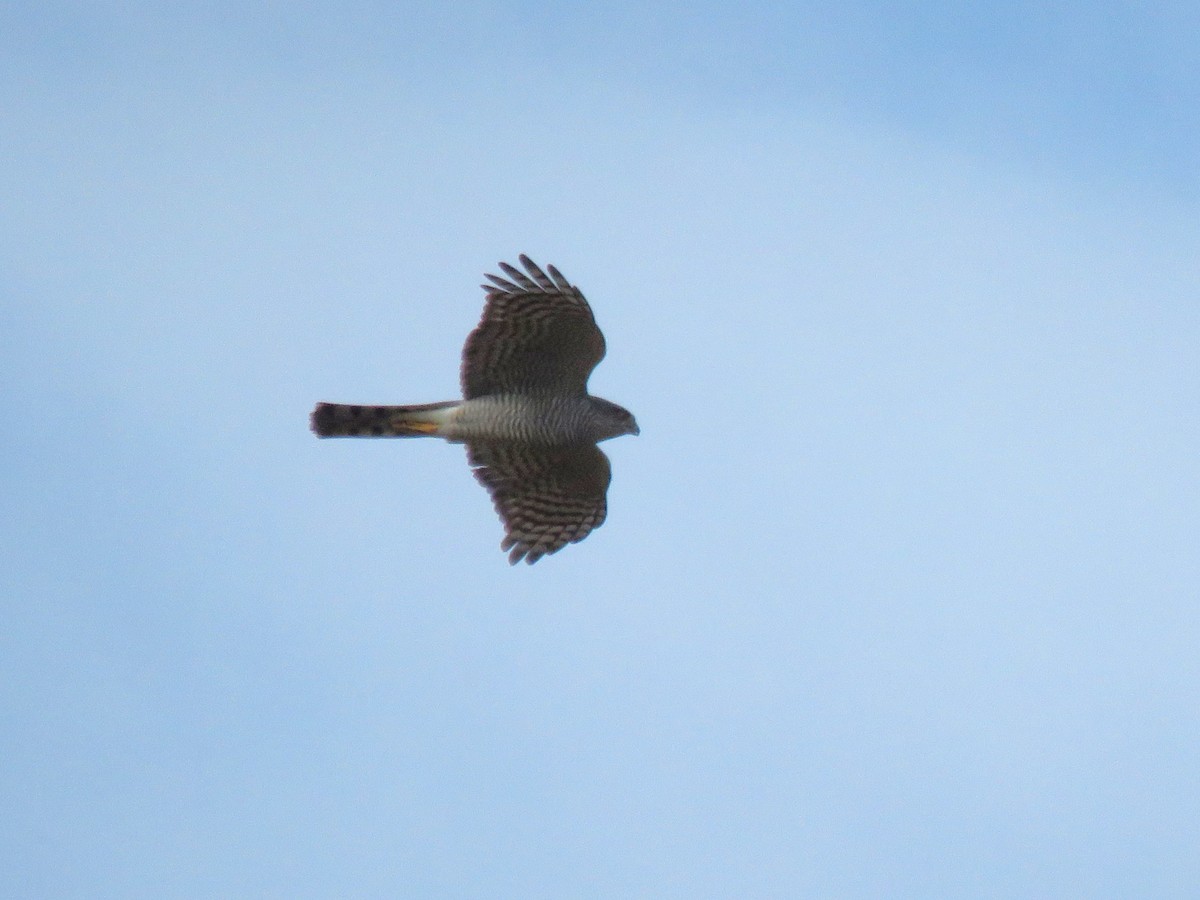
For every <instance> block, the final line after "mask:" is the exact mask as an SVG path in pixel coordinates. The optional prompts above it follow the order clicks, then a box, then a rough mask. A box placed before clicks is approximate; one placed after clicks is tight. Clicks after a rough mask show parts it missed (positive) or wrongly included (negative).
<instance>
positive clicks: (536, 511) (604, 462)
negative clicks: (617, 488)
mask: <svg viewBox="0 0 1200 900" xmlns="http://www.w3.org/2000/svg"><path fill="white" fill-rule="evenodd" d="M467 460H468V461H469V462H470V463H471V466H472V467H473V468H474V471H475V477H476V478H477V479H478V480H479V483H480V484H482V485H483V486H484V487H485V488H487V489H488V493H489V494H491V495H492V503H493V505H494V506H495V507H496V512H498V513H499V514H500V518H501V520H502V521H503V522H504V529H505V538H504V541H503V542H502V543H501V544H500V549H501V550H511V552H510V553H509V554H508V561H509V562H510V563H517V562H520V561H521V560H522V559H524V560H525V561H526V562H527V563H535V562H537V561H538V560H539V559H541V558H542V557H543V556H544V555H546V554H547V553H554V552H556V551H558V550H561V549H562V548H563V547H565V546H566V545H567V544H571V543H574V542H575V541H582V540H583V539H584V538H585V537H587V536H588V534H590V533H591V531H592V529H594V528H599V527H600V526H601V525H602V524H604V517H605V516H606V515H607V513H608V504H607V501H606V498H605V495H606V494H607V493H608V483H609V481H610V479H611V477H612V476H611V470H610V468H609V465H608V457H607V456H605V455H604V453H603V452H601V450H600V449H599V448H598V447H596V445H595V444H586V445H583V446H578V445H576V446H530V445H528V444H513V443H497V444H484V443H470V444H468V445H467Z"/></svg>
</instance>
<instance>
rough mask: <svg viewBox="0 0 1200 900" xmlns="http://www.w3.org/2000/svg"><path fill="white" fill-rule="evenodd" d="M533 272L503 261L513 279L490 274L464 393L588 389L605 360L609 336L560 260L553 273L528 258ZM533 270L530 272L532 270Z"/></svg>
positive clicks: (468, 354) (470, 341)
mask: <svg viewBox="0 0 1200 900" xmlns="http://www.w3.org/2000/svg"><path fill="white" fill-rule="evenodd" d="M520 259H521V265H523V266H524V267H525V272H522V271H520V270H519V269H517V268H515V267H513V266H510V265H508V263H500V268H501V269H503V270H504V274H505V275H507V276H508V278H500V277H499V276H497V275H488V276H487V277H488V278H489V279H490V280H491V281H493V282H494V284H485V285H483V289H484V290H485V291H487V305H486V306H484V309H483V318H481V319H480V321H479V325H478V326H476V328H475V330H474V331H472V332H471V334H470V336H469V337H468V338H467V343H466V346H465V347H464V348H463V362H462V391H463V397H465V398H466V399H468V400H470V399H471V398H472V397H479V396H482V395H485V394H506V393H522V394H545V393H551V394H582V393H584V392H586V391H587V380H588V376H589V375H590V374H591V373H592V369H594V368H596V364H597V363H599V362H600V360H601V359H603V358H604V335H602V334H601V333H600V329H599V328H597V327H596V320H595V319H594V318H593V317H592V310H591V307H589V306H588V303H587V300H585V299H584V297H583V294H582V293H581V292H580V290H579V288H577V287H575V286H574V285H572V284H571V283H570V282H568V281H567V279H565V278H564V277H563V276H562V273H561V272H559V271H558V269H556V268H554V266H548V267H547V268H548V270H549V273H550V274H549V275H547V274H546V272H543V271H542V270H541V269H540V268H538V266H537V265H536V264H535V263H534V262H533V261H532V260H530V259H529V257H527V256H525V255H522V256H521V258H520ZM526 272H527V273H528V274H526Z"/></svg>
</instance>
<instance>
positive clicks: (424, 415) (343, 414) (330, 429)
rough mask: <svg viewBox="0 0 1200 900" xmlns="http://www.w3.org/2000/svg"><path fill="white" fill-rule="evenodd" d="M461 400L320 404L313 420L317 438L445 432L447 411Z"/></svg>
mask: <svg viewBox="0 0 1200 900" xmlns="http://www.w3.org/2000/svg"><path fill="white" fill-rule="evenodd" d="M457 406H458V403H457V402H456V401H453V400H449V401H446V402H444V403H421V404H418V405H416V406H357V405H353V404H349V403H318V404H317V406H316V408H315V409H314V410H313V411H312V417H311V419H310V420H309V421H310V425H311V427H312V430H313V433H314V434H316V436H317V437H426V436H429V435H437V434H440V433H441V429H442V426H443V425H444V424H445V421H446V411H449V410H453V409H455V408H456V407H457Z"/></svg>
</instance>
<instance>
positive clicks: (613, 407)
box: [311, 256, 638, 564]
mask: <svg viewBox="0 0 1200 900" xmlns="http://www.w3.org/2000/svg"><path fill="white" fill-rule="evenodd" d="M520 262H521V266H522V267H523V268H524V271H521V270H520V269H518V268H517V267H515V266H511V265H509V264H508V263H500V268H501V269H502V270H503V272H504V274H505V276H507V277H503V278H502V277H500V276H498V275H488V276H487V278H488V280H489V281H490V282H491V284H485V285H483V289H484V290H485V291H486V292H487V300H486V302H485V305H484V308H483V316H482V318H481V319H480V321H479V325H478V326H476V328H475V330H474V331H472V332H471V334H470V335H469V336H468V337H467V343H466V345H465V346H464V347H463V358H462V369H461V382H462V394H463V399H462V400H448V401H445V402H442V403H423V404H419V405H416V406H359V405H352V404H346V403H318V404H317V406H316V408H315V409H314V410H313V412H312V417H311V425H312V430H313V432H314V433H315V434H316V435H317V436H318V437H323V438H324V437H440V438H445V439H446V440H448V441H452V442H454V443H464V444H466V445H467V461H468V462H469V463H470V465H471V467H472V470H473V471H474V473H475V478H476V479H477V480H478V481H479V483H480V484H482V485H483V486H484V487H485V488H487V490H488V493H489V494H491V497H492V503H493V504H494V505H495V507H496V512H497V513H499V514H500V519H501V521H503V523H504V529H505V537H504V540H503V541H502V542H501V544H500V549H501V550H506V551H509V553H508V561H509V562H510V563H514V564H515V563H517V562H520V561H521V560H522V559H523V560H525V561H526V562H527V563H535V562H537V561H538V560H539V559H541V558H542V557H543V556H545V555H547V554H550V553H556V552H557V551H559V550H561V549H562V548H563V547H565V546H566V545H567V544H570V543H575V542H576V541H581V540H583V539H584V538H585V537H587V536H588V534H590V533H591V532H592V530H593V529H595V528H599V527H600V526H601V525H602V524H603V523H604V518H605V516H606V515H607V510H608V506H607V500H606V495H607V493H608V484H609V481H610V480H611V470H610V467H609V464H608V457H607V456H605V455H604V453H603V452H602V451H601V450H600V448H599V447H597V446H596V445H597V444H598V443H599V442H600V441H604V440H608V439H609V438H614V437H618V436H620V435H623V434H637V433H638V425H637V421H636V420H635V419H634V418H633V415H632V414H631V413H630V412H629V411H628V410H626V409H624V408H622V407H620V406H617V404H615V403H610V402H609V401H607V400H602V399H601V398H599V397H593V396H592V395H591V394H589V393H588V392H587V380H588V376H589V375H591V373H592V370H593V369H594V368H596V365H597V363H599V362H600V360H601V359H603V358H604V349H605V348H604V335H603V334H601V333H600V329H599V328H598V327H597V326H596V320H595V318H594V317H593V316H592V309H591V307H590V306H588V302H587V300H585V299H584V296H583V294H582V292H580V290H579V288H577V287H575V286H574V285H573V284H571V283H570V282H569V281H567V279H566V278H564V277H563V275H562V273H561V272H559V271H558V269H556V268H554V266H547V267H546V270H545V271H543V270H542V269H541V268H539V267H538V266H537V265H536V264H535V263H534V262H533V261H532V260H531V259H529V257H527V256H521V257H520Z"/></svg>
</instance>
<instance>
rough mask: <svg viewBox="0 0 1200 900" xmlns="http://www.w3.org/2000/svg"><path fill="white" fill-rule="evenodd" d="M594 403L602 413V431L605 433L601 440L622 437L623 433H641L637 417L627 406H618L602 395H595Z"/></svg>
mask: <svg viewBox="0 0 1200 900" xmlns="http://www.w3.org/2000/svg"><path fill="white" fill-rule="evenodd" d="M592 403H593V404H594V405H595V408H596V411H597V412H598V413H599V414H600V416H599V418H600V425H601V431H602V432H603V434H604V436H603V437H602V438H600V440H602V441H604V440H608V439H609V438H615V437H620V436H621V435H623V434H641V429H640V428H638V423H637V419H635V418H634V417H633V413H631V412H630V411H629V410H627V409H626V408H625V407H623V406H617V404H615V403H610V402H609V401H608V400H603V399H601V398H600V397H593V398H592Z"/></svg>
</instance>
